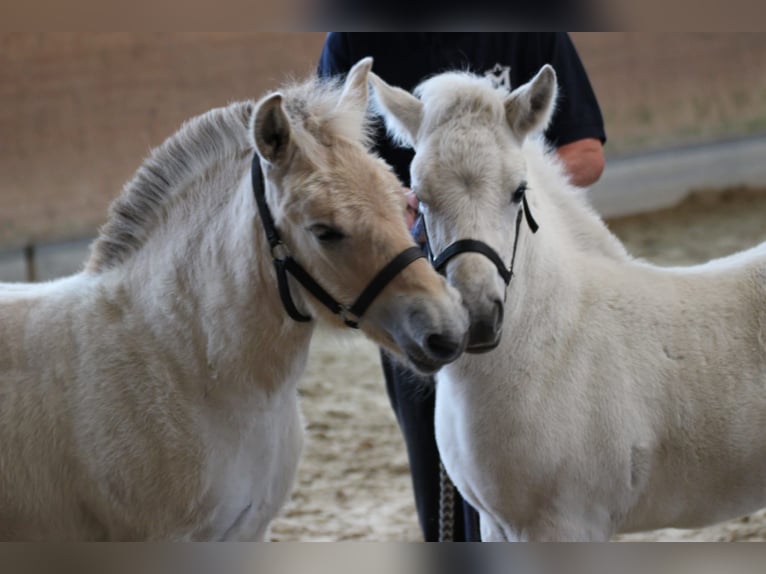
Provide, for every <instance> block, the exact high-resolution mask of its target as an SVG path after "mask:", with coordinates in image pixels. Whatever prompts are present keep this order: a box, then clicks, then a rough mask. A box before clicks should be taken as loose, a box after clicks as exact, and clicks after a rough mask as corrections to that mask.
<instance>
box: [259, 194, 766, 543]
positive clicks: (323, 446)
mask: <svg viewBox="0 0 766 574" xmlns="http://www.w3.org/2000/svg"><path fill="white" fill-rule="evenodd" d="M609 225H610V228H611V229H612V230H613V231H614V232H615V233H616V234H617V235H618V236H619V237H620V238H621V239H623V241H625V243H626V245H627V246H628V249H629V251H630V252H631V253H633V254H634V255H636V256H639V257H643V258H646V259H648V260H651V261H654V262H656V263H658V264H661V265H682V264H689V263H696V262H702V261H706V260H708V259H711V258H714V257H719V256H722V255H726V254H729V253H732V252H735V251H738V250H741V249H745V248H747V247H750V246H752V245H756V244H758V243H760V242H762V241H766V191H751V190H742V189H735V190H727V191H724V192H717V193H716V192H707V193H698V194H695V195H693V196H691V197H690V198H689V199H688V200H686V201H685V202H683V203H682V204H681V205H679V206H677V207H675V208H673V209H668V210H664V211H661V212H655V213H650V214H643V215H639V216H632V217H627V218H622V219H619V220H613V221H610V222H609ZM301 399H302V407H303V412H304V416H305V420H306V435H307V445H306V449H305V452H304V456H303V460H302V463H301V466H300V469H299V476H298V483H297V485H296V489H295V492H294V493H293V497H292V500H291V501H290V503H289V504H288V505H287V507H286V508H285V509H284V511H283V513H282V516H281V517H279V518H278V519H277V520H276V521H275V522H274V524H273V527H272V535H271V538H272V539H273V540H279V541H295V540H303V541H308V540H311V541H320V540H326V541H340V540H366V541H418V540H420V539H421V536H420V530H419V528H418V524H417V518H416V514H415V509H414V504H413V501H412V489H411V483H410V477H409V474H408V467H407V456H406V453H405V450H404V443H403V441H402V438H401V434H400V432H399V429H398V427H397V425H396V421H395V418H394V415H393V412H392V411H391V408H390V406H389V403H388V397H387V395H386V392H385V387H384V383H383V378H382V375H381V371H380V365H379V355H378V350H377V349H376V348H375V347H374V346H373V345H372V344H370V343H369V342H367V341H365V340H363V339H361V338H360V337H356V336H352V337H348V338H345V339H344V340H338V339H336V338H334V337H332V336H330V335H328V334H327V333H319V334H318V336H317V337H316V338H315V341H314V344H313V347H312V351H311V358H310V362H309V368H308V372H307V373H306V377H305V380H304V381H303V383H302V386H301ZM618 539H620V540H704V541H742V540H759V541H766V511H761V512H759V513H756V514H754V515H752V516H749V517H745V518H742V519H738V520H733V521H730V522H726V523H723V524H720V525H716V526H713V527H709V528H705V529H700V530H662V531H656V532H648V533H641V534H632V535H629V536H624V537H618Z"/></svg>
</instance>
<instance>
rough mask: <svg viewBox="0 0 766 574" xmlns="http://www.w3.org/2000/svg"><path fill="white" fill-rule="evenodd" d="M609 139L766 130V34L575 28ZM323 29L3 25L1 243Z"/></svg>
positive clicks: (86, 202)
mask: <svg viewBox="0 0 766 574" xmlns="http://www.w3.org/2000/svg"><path fill="white" fill-rule="evenodd" d="M573 37H574V40H575V43H576V45H577V46H578V49H579V50H580V54H581V56H582V59H583V60H584V62H585V64H586V67H587V69H588V71H589V73H590V76H591V79H592V81H593V84H594V87H595V89H596V92H597V95H598V97H599V100H600V102H601V105H602V108H603V110H604V113H605V118H606V122H607V130H608V132H609V136H610V142H609V147H608V151H610V152H612V153H614V152H620V151H625V150H635V149H640V148H645V147H647V146H653V145H665V144H672V143H680V142H687V141H694V140H698V139H704V138H710V137H718V136H720V135H730V134H737V133H746V132H754V131H759V130H760V131H766V34H681V35H677V34H642V33H636V34H629V33H611V34H589V33H577V34H574V35H573ZM323 39H324V34H321V33H306V34H299V33H275V34H268V33H251V34H244V33H206V34H199V33H155V34H136V33H98V34H86V33H55V34H37V33H19V34H0V246H2V245H8V244H22V243H24V242H26V241H39V240H44V239H46V238H48V237H55V238H62V237H76V236H80V235H86V234H90V233H92V232H93V230H94V229H95V227H96V226H97V225H98V224H100V223H101V222H102V221H103V219H104V216H105V213H106V208H107V205H108V203H109V201H110V200H111V199H112V198H113V197H115V196H116V195H117V193H118V192H119V189H120V187H121V186H122V184H123V182H124V181H125V180H127V179H128V178H129V177H130V176H131V175H132V174H133V172H134V171H135V170H136V168H137V167H138V166H139V164H140V162H141V160H142V159H143V157H144V156H145V155H146V154H147V152H148V150H149V149H150V147H152V146H155V145H157V144H159V143H160V142H161V141H162V140H163V139H164V138H165V137H167V136H168V135H170V134H171V133H172V132H173V131H175V129H176V128H177V127H178V125H179V124H180V123H181V122H182V121H183V120H184V119H186V118H189V117H191V116H193V115H196V114H198V113H200V112H203V111H205V110H207V109H209V108H211V107H214V106H219V105H223V104H226V103H227V102H230V101H233V100H237V99H243V98H250V97H257V96H259V95H260V94H262V93H263V92H264V91H265V90H267V89H269V88H272V87H275V86H277V85H278V84H279V83H281V82H282V81H283V80H284V79H285V78H286V77H287V76H288V75H293V76H303V75H305V74H306V73H307V72H309V71H311V70H312V69H313V68H314V66H315V63H316V60H317V57H318V54H319V51H320V48H321V45H322V41H323Z"/></svg>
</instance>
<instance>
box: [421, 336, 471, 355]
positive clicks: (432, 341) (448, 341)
mask: <svg viewBox="0 0 766 574" xmlns="http://www.w3.org/2000/svg"><path fill="white" fill-rule="evenodd" d="M426 349H427V351H428V352H429V353H430V354H431V356H432V357H434V358H436V359H440V360H446V359H452V358H455V357H457V355H459V354H460V351H461V349H462V342H461V341H457V340H455V339H452V338H450V337H447V336H445V335H440V334H438V333H434V334H433V335H429V336H428V338H427V339H426Z"/></svg>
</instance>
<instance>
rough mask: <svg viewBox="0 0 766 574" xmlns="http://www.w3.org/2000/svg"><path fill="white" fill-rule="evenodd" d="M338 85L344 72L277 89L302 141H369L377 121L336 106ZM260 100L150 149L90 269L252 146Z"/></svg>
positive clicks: (115, 260) (220, 112) (112, 263)
mask: <svg viewBox="0 0 766 574" xmlns="http://www.w3.org/2000/svg"><path fill="white" fill-rule="evenodd" d="M341 90H342V84H341V83H340V81H339V80H321V79H318V78H311V79H309V80H307V81H304V82H301V83H293V84H291V85H288V86H286V87H284V88H283V89H281V90H280V92H281V93H282V95H283V102H284V108H285V112H286V113H287V115H288V117H289V118H290V123H291V128H292V130H293V134H292V135H293V136H294V138H295V140H296V142H297V143H298V145H299V146H301V147H302V148H303V149H305V148H306V147H308V146H311V145H314V146H315V145H317V143H319V144H323V145H332V143H333V142H334V141H336V140H337V139H344V140H350V141H353V142H356V143H359V144H361V145H363V146H365V148H368V149H369V148H370V146H371V142H372V137H373V129H372V127H371V125H370V121H369V120H368V119H367V117H366V113H365V110H363V109H350V108H351V106H348V107H347V108H343V109H341V108H339V107H338V106H337V104H338V99H339V97H340V93H341ZM267 96H268V95H267ZM256 106H257V104H256V102H254V101H252V100H250V101H244V102H237V103H233V104H230V105H228V106H227V107H223V108H216V109H213V110H210V111H208V112H206V113H204V114H202V115H200V116H197V117H195V118H192V119H190V120H187V121H186V122H184V124H183V125H182V126H181V128H180V129H179V130H178V131H177V132H176V133H175V134H174V135H172V136H171V137H169V138H168V139H167V140H166V141H165V142H164V143H163V144H161V145H160V146H159V147H157V148H155V149H154V150H152V152H151V153H150V155H149V157H148V158H147V159H146V160H145V161H144V163H143V165H142V166H141V167H140V168H139V170H138V171H137V172H136V175H135V176H134V177H133V179H131V180H130V181H128V183H127V184H125V186H124V188H123V190H122V193H121V194H120V196H119V197H118V198H117V199H116V200H114V202H112V204H111V206H110V208H109V216H108V219H107V222H106V223H105V224H104V225H103V226H102V227H101V229H100V231H99V236H98V238H97V239H96V240H95V242H94V243H93V245H92V247H91V255H90V258H89V260H88V263H87V265H86V268H87V270H88V271H90V272H96V273H98V272H103V271H106V270H108V269H111V268H114V267H116V266H118V265H120V264H122V263H124V262H125V261H126V260H127V259H128V258H129V257H130V256H131V255H132V254H134V253H135V252H137V251H138V250H139V249H140V248H141V247H142V246H143V245H144V244H145V243H146V240H147V238H148V237H149V235H150V234H151V232H152V230H153V229H155V228H156V226H157V225H158V224H159V223H160V222H161V221H162V220H163V216H164V215H165V214H166V213H167V210H168V209H169V207H170V205H172V203H173V201H172V200H173V198H174V197H175V196H176V195H177V194H178V192H179V191H181V190H183V189H185V188H186V187H187V186H188V185H189V184H191V183H192V182H193V181H195V179H197V178H199V176H200V174H204V173H205V171H206V170H209V169H211V168H212V167H213V166H215V165H217V164H219V163H222V162H224V161H227V160H228V161H231V160H233V159H236V158H237V157H241V155H242V154H243V153H253V152H254V150H255V143H254V138H253V133H252V123H253V114H254V111H255V109H256Z"/></svg>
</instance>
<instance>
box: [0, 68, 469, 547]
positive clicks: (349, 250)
mask: <svg viewBox="0 0 766 574" xmlns="http://www.w3.org/2000/svg"><path fill="white" fill-rule="evenodd" d="M370 65H371V62H370V60H365V61H362V62H360V63H359V64H358V65H357V66H356V67H354V69H353V70H352V71H351V72H350V73H349V75H348V77H347V80H346V83H345V85H342V86H341V85H336V84H328V83H320V82H318V81H316V80H310V81H308V82H306V83H303V84H299V85H295V86H292V87H287V88H285V89H284V91H283V92H281V93H275V94H272V95H269V96H267V97H265V98H264V99H262V100H261V101H260V102H258V103H255V102H244V103H239V104H233V105H231V106H229V107H227V108H223V109H218V110H213V111H211V112H209V113H207V114H205V115H203V116H201V117H199V118H196V119H194V120H192V121H191V122H189V123H187V124H186V125H185V126H184V127H183V128H182V129H181V130H180V131H179V132H178V133H177V134H176V135H174V136H173V137H171V138H170V139H169V140H168V141H166V142H165V143H164V144H163V145H162V146H161V147H160V148H158V149H157V150H155V151H154V152H153V153H152V155H151V157H150V158H149V159H148V160H147V161H146V162H145V163H144V165H143V167H142V168H141V169H140V170H139V171H138V173H137V175H136V177H135V178H134V179H133V181H131V182H130V183H128V184H127V186H126V188H125V190H124V192H123V194H122V196H121V197H120V198H119V199H117V201H115V203H114V204H113V205H112V208H111V213H110V219H109V221H108V222H107V224H106V225H105V226H104V228H103V229H102V232H101V236H100V237H99V238H98V240H97V241H96V242H95V244H94V246H93V248H92V255H91V258H90V261H89V262H88V264H87V268H86V269H85V271H83V272H82V273H79V274H77V275H75V276H73V277H69V278H66V279H62V280H59V281H54V282H51V283H47V284H42V285H9V284H2V285H0V445H1V447H0V539H4V540H9V539H16V540H52V541H61V540H236V539H247V540H259V539H263V538H264V537H265V536H266V531H267V527H268V524H269V522H270V521H271V519H272V518H273V517H274V516H275V514H276V513H277V511H278V510H279V509H280V507H281V506H282V504H283V503H284V502H285V500H286V499H287V497H288V495H289V492H290V490H291V488H292V484H293V480H294V476H295V471H296V466H297V463H298V458H299V454H300V451H301V444H302V440H303V428H302V422H301V419H300V416H299V411H298V401H297V384H298V379H299V377H300V376H301V374H302V372H303V370H304V367H305V364H306V357H307V352H308V348H309V340H310V338H311V335H312V332H313V329H314V323H315V322H314V321H308V322H302V321H296V320H294V319H293V318H291V317H290V316H289V315H288V312H287V311H286V309H285V308H284V307H283V303H282V300H283V301H285V305H287V306H289V307H290V312H291V313H292V314H293V315H294V316H296V317H297V318H309V319H310V318H316V319H318V320H321V321H323V322H325V323H327V324H330V325H333V326H337V327H340V328H343V326H344V322H343V319H341V318H340V316H339V315H336V314H334V313H333V312H331V311H330V310H329V309H328V308H326V307H325V304H324V303H327V304H329V303H328V302H327V301H324V303H320V301H319V300H317V299H315V298H314V296H313V295H310V294H309V293H308V291H307V290H306V289H305V288H304V287H303V286H301V285H299V283H298V282H296V281H295V280H294V279H293V275H289V276H285V278H283V279H284V281H285V282H286V283H285V285H283V287H287V288H288V290H285V289H284V288H283V290H282V295H283V298H282V300H280V292H279V289H278V277H277V274H276V273H275V269H276V268H277V267H279V266H280V265H281V266H287V267H289V270H292V271H291V273H293V274H298V275H300V273H298V272H297V271H296V270H295V266H293V267H290V266H289V265H288V264H287V260H286V259H284V258H285V257H286V255H287V253H286V251H287V252H289V253H290V254H291V255H292V257H294V258H295V260H297V261H298V262H299V264H300V265H302V268H303V269H304V270H305V272H306V273H307V274H308V275H310V276H311V277H313V278H314V279H315V280H316V282H317V283H318V284H319V285H321V286H322V287H323V288H324V289H326V290H327V292H328V297H330V298H331V299H337V300H338V301H339V302H340V305H342V308H340V309H337V308H336V309H334V310H335V311H339V312H340V313H342V315H343V316H344V317H345V319H346V320H348V322H350V323H358V324H359V327H360V328H361V330H362V331H363V332H364V333H365V334H366V335H368V336H369V337H370V338H372V339H373V340H374V341H376V342H377V343H378V344H380V345H382V346H384V347H386V348H387V349H389V350H390V351H391V352H393V353H395V354H397V355H399V356H400V357H401V358H402V360H405V361H406V360H409V361H410V362H411V363H412V364H413V365H414V366H415V367H416V368H419V369H421V370H423V371H433V370H435V369H437V368H438V367H440V366H441V365H443V364H444V363H445V362H447V361H450V360H453V359H454V358H455V357H457V355H458V354H459V353H460V351H462V348H463V341H464V336H465V333H466V330H467V327H468V318H467V313H466V311H465V309H464V308H463V306H462V304H461V301H460V296H459V294H458V293H457V291H455V290H454V289H453V288H451V287H448V286H447V284H446V281H445V280H444V279H443V278H442V277H440V276H439V275H438V274H437V273H436V272H434V271H433V269H431V267H430V265H428V263H427V262H426V261H425V260H424V259H422V258H421V259H415V258H414V257H412V256H411V255H408V256H407V258H406V260H402V259H401V258H400V257H399V256H398V254H400V253H406V254H411V253H412V249H416V248H415V247H414V243H413V241H412V239H411V238H410V236H409V233H408V231H407V228H406V225H405V220H404V212H405V211H404V210H405V199H404V197H403V195H402V194H401V192H400V185H399V182H398V181H397V179H396V177H395V176H394V175H393V173H392V172H391V171H390V169H389V168H388V166H386V165H385V164H384V163H383V162H382V161H381V160H380V159H378V158H376V157H374V156H372V155H370V154H369V153H368V151H367V145H368V136H367V133H368V127H367V125H366V118H365V116H366V110H367V94H368V89H367V86H368V81H367V73H368V71H369V67H370ZM256 153H257V156H256V157H257V161H255V162H254V161H253V158H254V154H256ZM251 166H252V167H253V171H252V174H253V176H254V177H253V178H252V179H251ZM254 188H255V191H256V192H259V193H262V194H263V201H264V206H261V207H259V206H258V205H257V201H256V198H255V195H254ZM266 212H269V213H271V215H272V216H273V220H274V223H275V225H276V227H275V229H274V230H273V232H274V233H278V234H280V236H281V240H282V241H283V242H284V245H282V244H281V243H278V244H276V247H274V248H273V249H272V248H270V246H269V242H268V241H267V237H266V230H265V228H264V226H265V225H266V221H265V220H266V219H268V216H267V215H265V213H266ZM285 245H286V247H285ZM272 254H274V255H276V256H277V257H279V258H280V259H281V260H283V261H282V262H279V263H278V264H277V265H276V266H275V265H274V264H273V262H272ZM392 261H394V262H395V268H391V267H390V266H389V263H390V262H392ZM381 269H387V270H388V272H387V274H386V275H387V276H386V277H384V278H383V279H381V280H379V281H378V282H376V291H377V296H376V293H375V292H371V291H369V290H367V291H365V286H366V285H367V284H368V283H369V282H370V281H371V280H372V278H373V277H375V276H376V275H377V274H378V273H379V272H380V271H381ZM363 291H364V292H365V293H367V297H366V300H365V301H363V303H364V304H361V303H360V304H359V305H358V306H357V308H356V309H353V311H354V313H352V312H351V311H349V310H347V309H346V308H347V307H351V306H352V302H353V301H355V299H357V297H358V296H359V295H360V293H362V292H363ZM329 294H331V295H329ZM330 302H331V303H334V301H330ZM330 306H331V307H332V305H330ZM360 315H361V317H360Z"/></svg>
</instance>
